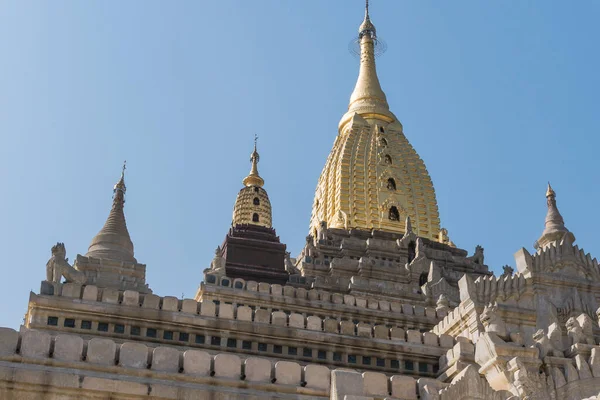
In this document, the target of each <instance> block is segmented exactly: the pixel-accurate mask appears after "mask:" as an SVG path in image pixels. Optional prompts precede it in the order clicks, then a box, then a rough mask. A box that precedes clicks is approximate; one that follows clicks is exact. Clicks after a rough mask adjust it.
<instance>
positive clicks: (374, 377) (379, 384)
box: [363, 371, 388, 396]
mask: <svg viewBox="0 0 600 400" xmlns="http://www.w3.org/2000/svg"><path fill="white" fill-rule="evenodd" d="M363 383H364V394H366V395H372V396H387V395H388V385H387V376H385V374H382V373H379V372H370V371H367V372H363Z"/></svg>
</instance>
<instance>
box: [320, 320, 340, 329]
mask: <svg viewBox="0 0 600 400" xmlns="http://www.w3.org/2000/svg"><path fill="white" fill-rule="evenodd" d="M323 328H324V330H325V332H332V333H337V332H338V328H339V324H338V322H337V320H335V319H332V318H327V319H326V320H325V321H324V323H323Z"/></svg>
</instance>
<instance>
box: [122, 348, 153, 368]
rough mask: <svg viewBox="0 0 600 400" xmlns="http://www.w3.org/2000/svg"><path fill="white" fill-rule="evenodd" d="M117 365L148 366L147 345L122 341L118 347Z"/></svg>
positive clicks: (130, 366)
mask: <svg viewBox="0 0 600 400" xmlns="http://www.w3.org/2000/svg"><path fill="white" fill-rule="evenodd" d="M119 365H120V366H122V367H129V368H146V367H147V366H148V347H147V346H146V345H143V344H141V343H133V342H126V343H123V344H122V345H121V348H120V349H119Z"/></svg>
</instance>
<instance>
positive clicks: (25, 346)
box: [21, 330, 51, 358]
mask: <svg viewBox="0 0 600 400" xmlns="http://www.w3.org/2000/svg"><path fill="white" fill-rule="evenodd" d="M50 341H51V338H50V335H49V334H47V333H45V332H41V331H30V330H28V331H25V332H23V334H22V335H21V355H22V356H23V357H31V358H47V357H49V354H50Z"/></svg>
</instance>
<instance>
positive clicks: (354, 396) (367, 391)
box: [330, 370, 447, 400]
mask: <svg viewBox="0 0 600 400" xmlns="http://www.w3.org/2000/svg"><path fill="white" fill-rule="evenodd" d="M446 386H447V384H445V383H442V382H440V381H438V380H436V379H432V378H420V379H415V378H413V377H410V376H405V375H394V376H391V377H388V376H386V375H385V374H382V373H379V372H363V373H359V372H356V371H348V370H334V371H332V372H331V397H330V398H331V399H332V400H373V399H383V398H385V399H390V400H391V399H402V400H417V399H428V398H431V397H429V396H428V394H429V393H435V394H436V395H437V393H438V391H439V390H441V389H443V388H444V387H446Z"/></svg>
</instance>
